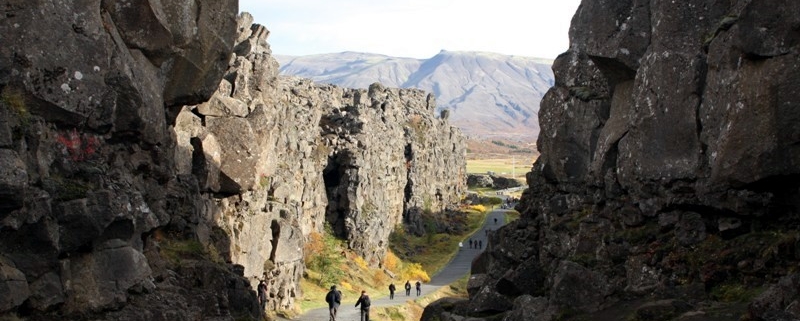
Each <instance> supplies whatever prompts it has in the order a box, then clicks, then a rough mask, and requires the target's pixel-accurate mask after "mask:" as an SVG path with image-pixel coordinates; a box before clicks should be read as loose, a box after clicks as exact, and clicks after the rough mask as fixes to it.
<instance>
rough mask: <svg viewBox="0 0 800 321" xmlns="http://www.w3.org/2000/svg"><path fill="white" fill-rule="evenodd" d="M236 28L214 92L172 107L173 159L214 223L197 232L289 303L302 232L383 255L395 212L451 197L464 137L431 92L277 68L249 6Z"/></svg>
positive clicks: (411, 220) (278, 304) (459, 178)
mask: <svg viewBox="0 0 800 321" xmlns="http://www.w3.org/2000/svg"><path fill="white" fill-rule="evenodd" d="M239 31H240V36H239V39H238V40H237V43H236V47H235V57H234V58H232V59H231V63H230V66H229V69H228V70H227V72H226V74H225V76H224V79H223V81H222V83H221V85H220V86H219V88H218V90H217V92H216V93H215V95H214V96H213V97H211V99H210V100H209V101H208V102H206V103H203V104H200V105H193V106H186V107H185V108H184V109H183V110H182V111H181V112H180V114H179V115H178V118H177V119H178V120H177V124H176V126H175V133H176V137H177V138H178V146H179V148H178V152H177V165H178V168H179V169H180V172H181V174H183V175H189V176H194V177H195V178H196V179H197V181H198V182H199V192H200V193H201V194H203V195H205V196H206V198H207V199H208V201H207V204H206V205H204V206H205V210H204V212H205V214H202V215H201V216H204V217H208V218H210V221H211V222H213V224H211V225H210V227H209V228H207V230H208V231H209V232H207V234H206V235H203V238H202V239H201V241H202V242H203V243H212V244H215V245H214V246H215V248H217V249H223V251H225V252H226V254H228V255H229V256H230V257H231V261H232V262H234V263H236V264H240V265H242V266H243V267H244V272H245V275H246V276H247V277H250V278H251V280H252V281H253V282H254V283H253V285H254V286H255V282H256V278H260V277H262V276H266V277H267V279H268V280H269V283H270V287H269V288H270V293H271V296H272V297H273V298H275V300H273V301H271V302H270V305H271V307H272V308H276V309H288V308H291V307H292V305H293V302H294V299H295V298H296V297H297V296H298V295H299V288H298V285H299V278H300V276H301V275H302V273H303V271H304V265H303V262H302V258H303V256H302V248H303V246H304V244H305V241H306V239H307V237H308V236H309V234H310V233H323V232H324V229H325V227H326V226H329V227H330V229H329V232H332V233H334V234H335V235H336V236H337V237H339V238H342V239H345V240H346V241H347V244H348V245H349V247H350V248H351V249H353V250H355V251H356V253H359V254H360V255H361V256H362V257H363V258H364V259H365V261H366V262H368V263H370V264H372V265H379V264H381V263H382V259H383V257H384V255H385V253H386V250H387V248H388V242H387V240H388V238H389V234H390V233H391V232H392V231H393V230H394V229H395V227H397V226H398V224H400V223H403V219H404V213H405V214H407V213H412V214H408V215H406V216H405V217H406V218H407V220H406V223H408V224H409V225H412V226H416V225H420V223H419V222H417V221H416V220H417V219H418V216H415V215H413V213H416V212H418V211H424V210H429V211H430V212H438V211H442V210H443V209H445V208H446V207H447V206H449V205H450V204H456V203H458V201H459V195H461V194H463V193H464V190H465V178H464V168H465V155H464V151H465V147H464V146H465V145H464V140H463V138H462V136H461V133H460V132H459V131H458V130H457V129H456V128H455V127H453V126H450V125H449V124H448V123H447V122H446V121H444V120H442V119H437V118H435V117H434V114H433V111H434V108H435V103H434V101H433V98H432V96H431V95H429V94H427V93H425V92H422V91H419V90H400V89H393V88H384V87H382V86H381V85H380V84H374V85H373V86H371V87H370V88H369V90H356V89H347V88H340V87H337V86H332V85H319V84H315V83H313V82H311V81H309V80H306V79H300V78H294V77H281V76H278V68H277V63H276V62H275V60H274V59H273V58H272V57H271V55H270V49H269V46H268V44H267V43H266V37H267V35H268V33H269V32H268V31H267V30H266V29H265V28H264V27H263V26H260V25H252V18H251V17H250V16H249V15H247V14H244V15H243V16H242V17H240V19H239ZM204 230H205V229H204ZM215 233H216V234H219V235H225V236H228V237H225V238H218V237H215V235H216V234H215ZM224 242H230V244H225V243H224Z"/></svg>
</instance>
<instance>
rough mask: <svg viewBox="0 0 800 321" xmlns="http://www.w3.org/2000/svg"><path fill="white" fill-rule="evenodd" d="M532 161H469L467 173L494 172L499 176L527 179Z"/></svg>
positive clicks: (506, 159)
mask: <svg viewBox="0 0 800 321" xmlns="http://www.w3.org/2000/svg"><path fill="white" fill-rule="evenodd" d="M532 163H533V162H532V161H527V160H524V159H513V158H498V159H468V160H467V173H470V174H486V173H488V172H494V173H495V175H497V176H503V177H512V174H513V178H516V179H520V180H524V179H525V174H526V173H527V172H530V170H531V166H532Z"/></svg>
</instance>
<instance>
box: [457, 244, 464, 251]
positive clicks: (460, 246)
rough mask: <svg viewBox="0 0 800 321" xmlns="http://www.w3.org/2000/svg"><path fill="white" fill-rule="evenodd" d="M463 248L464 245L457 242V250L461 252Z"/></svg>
mask: <svg viewBox="0 0 800 321" xmlns="http://www.w3.org/2000/svg"><path fill="white" fill-rule="evenodd" d="M462 247H464V243H461V242H458V250H459V251H461V248H462Z"/></svg>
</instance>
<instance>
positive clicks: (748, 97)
mask: <svg viewBox="0 0 800 321" xmlns="http://www.w3.org/2000/svg"><path fill="white" fill-rule="evenodd" d="M799 17H800V4H798V3H796V2H791V1H758V2H756V1H722V2H720V1H689V2H686V1H684V2H653V1H649V2H648V1H621V2H619V1H618V2H613V3H611V2H603V1H600V2H598V1H584V2H583V3H582V5H581V7H580V8H579V9H578V11H577V13H576V14H575V16H574V18H573V21H572V28H571V32H570V38H571V45H570V48H569V51H567V52H566V53H564V54H562V55H561V56H559V57H558V59H557V60H556V62H555V64H554V71H555V74H556V84H555V86H554V87H553V88H552V89H550V91H549V92H548V93H547V95H546V96H545V98H544V100H543V103H542V106H541V110H540V119H541V128H542V132H541V135H540V136H539V142H538V144H537V145H538V146H539V149H540V152H541V157H540V158H539V159H538V160H537V162H536V163H535V165H534V168H533V169H532V172H531V173H529V175H528V184H529V190H528V192H527V193H526V194H525V195H524V196H523V199H522V204H521V206H520V207H519V208H518V209H519V210H520V211H521V212H522V218H521V219H520V220H518V221H516V222H514V223H512V224H509V225H508V226H506V227H505V228H503V229H502V230H500V231H498V232H497V233H495V234H493V235H492V236H491V239H490V242H489V247H488V250H487V251H486V252H485V253H484V254H483V255H482V256H481V257H479V258H478V259H477V260H476V261H475V262H474V263H473V267H472V273H473V274H472V276H471V278H470V282H469V292H470V300H469V301H458V300H447V301H442V302H439V303H437V304H434V305H432V306H431V307H430V308H428V309H427V310H426V313H425V314H426V315H425V317H424V319H426V320H434V319H435V317H438V318H440V319H439V320H460V319H459V317H458V315H461V316H465V315H470V316H475V317H478V318H479V319H480V318H485V317H487V316H492V317H493V320H494V318H497V319H500V318H502V319H503V320H556V319H559V320H565V319H580V318H585V317H587V316H588V315H591V318H592V319H600V320H605V319H609V320H620V319H626V320H672V319H676V320H739V318H740V317H743V318H744V319H750V320H797V319H800V310H799V309H798V306H800V292H798V290H797V289H798V279H800V277H799V276H798V275H797V274H796V272H797V266H798V264H800V234H799V233H798V227H800V225H799V224H798V223H800V215H798V210H800V202H799V201H798V200H800V180H798V174H799V173H800V167H799V166H798V164H800V148H799V147H798V146H800V145H798V142H800V129H798V127H797V126H796V123H797V121H798V120H800V113H799V112H798V111H800V105H798V103H797V99H796V97H797V94H798V87H797V85H796V84H795V82H796V80H797V79H799V78H798V76H800V65H798V61H800V57H799V56H798V54H800V32H798V30H800V29H799V28H798V27H799V26H800V20H799V19H800V18H799Z"/></svg>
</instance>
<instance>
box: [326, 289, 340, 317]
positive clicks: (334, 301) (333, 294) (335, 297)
mask: <svg viewBox="0 0 800 321" xmlns="http://www.w3.org/2000/svg"><path fill="white" fill-rule="evenodd" d="M325 302H328V310H329V311H330V314H331V319H330V321H336V312H338V311H339V304H341V303H342V292H341V291H339V290H337V289H336V286H335V285H332V286H331V290H330V291H328V294H327V295H325Z"/></svg>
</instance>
